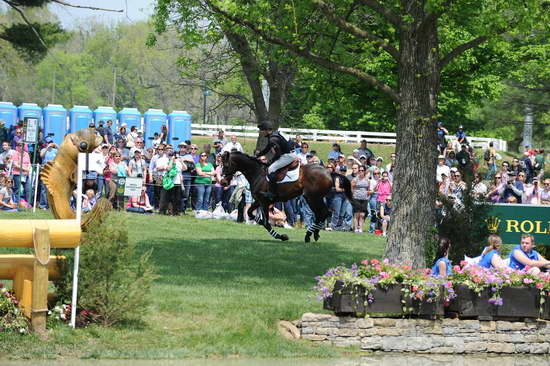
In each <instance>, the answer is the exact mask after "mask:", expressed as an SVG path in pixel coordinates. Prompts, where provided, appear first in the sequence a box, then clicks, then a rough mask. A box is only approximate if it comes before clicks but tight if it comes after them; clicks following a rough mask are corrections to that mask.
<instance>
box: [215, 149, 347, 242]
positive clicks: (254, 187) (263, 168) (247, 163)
mask: <svg viewBox="0 0 550 366" xmlns="http://www.w3.org/2000/svg"><path fill="white" fill-rule="evenodd" d="M222 164H223V169H222V174H223V180H222V184H229V182H230V181H231V179H232V178H233V175H234V174H235V173H236V172H238V171H239V172H241V173H242V174H243V175H244V176H245V177H246V179H247V180H248V183H249V184H250V190H251V192H252V196H253V197H254V203H253V204H252V205H251V206H250V208H249V209H248V211H247V213H248V217H249V218H251V219H253V220H255V221H256V222H257V223H258V224H261V225H263V226H264V227H265V229H266V230H267V231H268V232H269V234H270V235H271V236H272V237H273V238H275V239H279V240H282V241H286V240H288V235H285V234H279V233H278V232H277V231H275V229H273V228H272V227H271V224H270V223H269V215H268V212H269V211H268V210H269V206H270V205H271V204H273V203H274V202H272V201H270V200H268V199H266V198H265V197H264V196H263V195H261V193H262V192H266V191H267V189H268V181H267V179H266V175H267V165H266V164H265V163H262V162H260V161H259V160H258V159H257V158H255V157H252V156H249V155H247V154H244V153H241V152H238V151H233V152H228V151H226V152H224V153H223V154H222ZM337 176H340V174H338V173H329V171H328V170H327V169H325V168H324V167H322V166H321V165H319V164H306V165H301V166H300V171H299V177H298V180H296V181H295V182H288V183H280V184H278V185H277V196H278V197H277V198H278V199H277V201H279V202H285V201H288V200H290V199H292V198H295V197H298V196H299V195H301V194H303V195H304V198H305V199H306V202H307V204H308V205H309V207H310V208H311V210H312V211H313V213H314V215H315V222H314V223H312V224H311V225H310V226H309V227H308V228H307V231H306V235H305V238H304V241H305V242H306V243H309V242H310V241H311V235H313V238H314V239H315V241H318V240H319V237H320V236H319V231H320V230H321V229H322V228H323V227H324V222H325V220H326V219H327V217H328V215H329V210H328V208H327V205H326V204H325V201H324V197H325V196H326V195H327V194H328V193H329V192H330V191H331V189H332V187H333V185H334V183H333V178H336V177H337ZM341 181H342V182H343V188H344V193H345V195H346V197H347V198H348V199H349V200H352V194H351V183H350V182H349V180H348V179H341ZM256 209H259V210H258V211H257V213H256V215H254V213H253V212H254V210H256Z"/></svg>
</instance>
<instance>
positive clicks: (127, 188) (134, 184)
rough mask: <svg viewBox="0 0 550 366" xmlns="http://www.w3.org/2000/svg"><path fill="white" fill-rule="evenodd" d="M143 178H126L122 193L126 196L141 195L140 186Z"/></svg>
mask: <svg viewBox="0 0 550 366" xmlns="http://www.w3.org/2000/svg"><path fill="white" fill-rule="evenodd" d="M142 186H143V178H126V184H125V185H124V195H125V196H126V197H133V196H141V187H142Z"/></svg>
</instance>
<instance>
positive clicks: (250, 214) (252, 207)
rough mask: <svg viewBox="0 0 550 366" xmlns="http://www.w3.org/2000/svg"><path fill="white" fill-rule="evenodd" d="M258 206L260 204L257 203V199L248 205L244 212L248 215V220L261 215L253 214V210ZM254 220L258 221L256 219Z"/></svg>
mask: <svg viewBox="0 0 550 366" xmlns="http://www.w3.org/2000/svg"><path fill="white" fill-rule="evenodd" d="M258 207H260V204H259V203H258V201H254V202H252V205H250V207H249V208H248V210H247V211H246V214H247V215H248V219H249V220H256V218H257V217H258V216H261V215H255V214H254V210H256V209H257V208H258ZM256 222H258V221H257V220H256Z"/></svg>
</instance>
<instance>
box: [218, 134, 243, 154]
mask: <svg viewBox="0 0 550 366" xmlns="http://www.w3.org/2000/svg"><path fill="white" fill-rule="evenodd" d="M233 149H235V150H237V151H238V152H243V147H242V146H241V143H240V142H238V141H237V136H231V141H230V142H228V143H227V144H225V145H224V146H223V149H222V151H229V152H231V151H232V150H233Z"/></svg>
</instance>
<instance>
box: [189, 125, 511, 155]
mask: <svg viewBox="0 0 550 366" xmlns="http://www.w3.org/2000/svg"><path fill="white" fill-rule="evenodd" d="M218 130H223V131H225V133H226V134H227V135H235V136H239V137H252V138H256V137H258V128H257V127H256V126H246V125H240V126H238V125H216V124H198V123H194V124H193V125H192V127H191V134H192V135H194V136H215V135H216V133H217V132H218ZM279 131H281V132H282V133H284V134H285V135H287V136H290V137H292V138H294V137H296V135H300V136H302V137H303V139H304V140H308V141H328V142H351V143H359V142H360V141H361V140H366V141H367V142H368V143H372V144H395V142H396V134H395V132H368V131H343V130H313V129H307V128H279ZM454 139H456V138H455V137H454V136H447V140H454ZM468 141H469V142H470V144H471V145H472V146H473V147H476V148H483V149H486V148H487V147H489V143H490V142H492V143H493V146H494V148H495V149H496V150H498V151H507V149H508V146H507V142H506V141H504V140H501V139H495V138H490V137H475V136H468Z"/></svg>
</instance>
